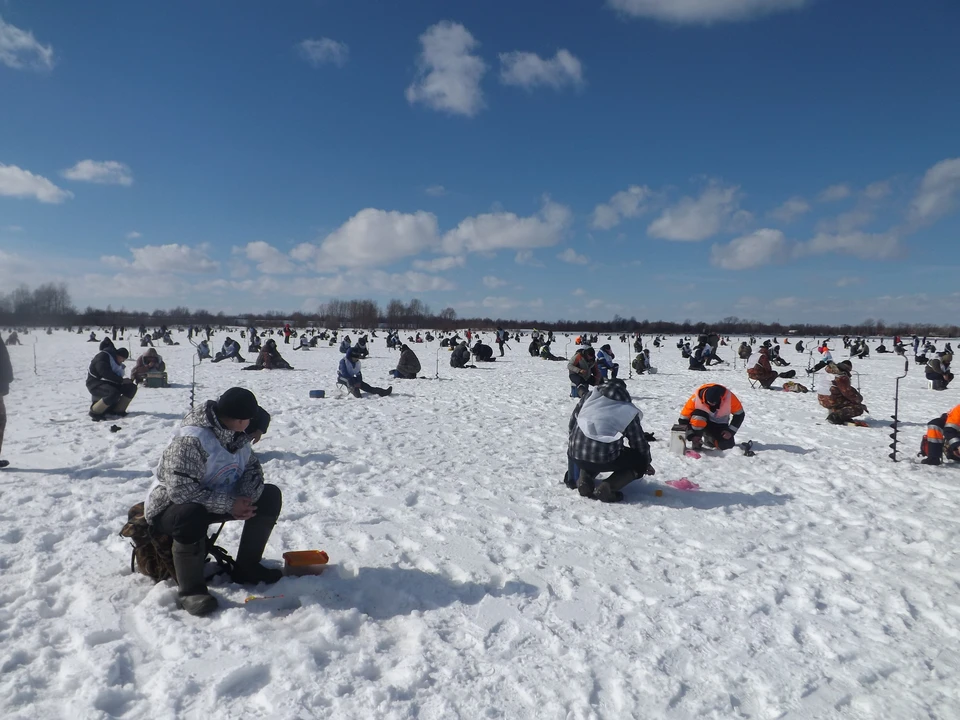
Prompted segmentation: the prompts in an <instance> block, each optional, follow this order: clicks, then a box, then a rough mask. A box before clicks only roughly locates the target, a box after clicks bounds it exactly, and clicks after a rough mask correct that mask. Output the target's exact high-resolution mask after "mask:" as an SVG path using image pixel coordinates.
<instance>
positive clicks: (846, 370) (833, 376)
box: [817, 360, 867, 425]
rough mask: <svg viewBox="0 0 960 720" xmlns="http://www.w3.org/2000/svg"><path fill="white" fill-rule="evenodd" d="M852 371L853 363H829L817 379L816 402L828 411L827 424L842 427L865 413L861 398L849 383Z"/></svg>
mask: <svg viewBox="0 0 960 720" xmlns="http://www.w3.org/2000/svg"><path fill="white" fill-rule="evenodd" d="M852 369H853V363H851V362H850V361H849V360H844V361H842V362H840V363H830V364H829V365H827V368H826V371H825V372H824V373H823V374H822V375H820V376H819V377H818V378H817V400H818V401H819V402H820V405H821V407H824V408H826V409H827V410H829V411H830V412H829V413H828V414H827V422H829V423H831V424H833V425H843V424H844V423H846V422H847V421H849V420H852V419H853V418H855V417H857V416H859V415H863V413H865V412H866V411H867V406H866V405H864V404H863V396H862V395H861V394H860V392H859V391H858V390H857V389H856V388H855V387H853V385H852V384H851V383H850V372H851V371H852Z"/></svg>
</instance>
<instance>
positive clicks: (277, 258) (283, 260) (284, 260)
mask: <svg viewBox="0 0 960 720" xmlns="http://www.w3.org/2000/svg"><path fill="white" fill-rule="evenodd" d="M233 250H234V252H235V253H238V254H241V255H243V256H244V257H246V259H247V260H250V261H252V262H254V263H256V264H257V270H258V271H259V272H261V273H263V274H264V275H288V274H290V273H292V272H294V271H295V270H296V269H297V268H296V265H294V263H293V262H292V261H291V260H290V257H289V256H288V255H286V254H284V253H282V252H280V251H279V250H277V248H275V247H274V246H273V245H271V244H270V243H267V242H264V241H263V240H257V241H255V242H251V243H247V244H246V245H245V246H243V247H242V248H234V249H233Z"/></svg>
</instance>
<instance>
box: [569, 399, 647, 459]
mask: <svg viewBox="0 0 960 720" xmlns="http://www.w3.org/2000/svg"><path fill="white" fill-rule="evenodd" d="M595 392H600V393H601V394H602V395H604V396H605V397H608V398H610V399H611V400H616V401H618V402H625V403H629V402H631V399H630V393H628V392H627V390H626V388H625V387H624V386H623V385H622V384H621V383H619V382H614V383H604V384H603V385H601V386H600V387H599V388H597V389H596V390H595ZM587 397H589V394H588V395H585V396H584V397H582V398H580V402H579V403H577V407H576V408H574V410H573V415H571V416H570V424H569V425H568V427H567V434H568V442H567V454H568V455H569V456H570V457H572V458H573V459H574V460H582V461H584V462H589V463H594V464H596V465H606V464H608V463H612V462H613V461H614V460H616V459H617V458H618V457H619V456H620V451H621V450H622V449H623V441H624V439H626V441H627V442H628V443H629V445H630V447H631V448H633V449H634V450H637V451H639V452H641V453H643V454H645V455H646V456H647V463H648V464H649V463H650V462H651V458H650V445H649V444H648V443H647V439H646V438H645V437H644V435H643V427H642V426H641V425H640V415H637V417H635V418H634V419H633V421H632V422H631V423H630V424H629V425H627V427H626V428H625V429H624V431H623V437H622V438H620V439H619V440H616V441H614V442H609V443H607V442H600V441H598V440H593V439H591V438H588V437H587V436H586V435H584V434H583V431H582V430H581V429H580V427H579V426H578V425H577V417H578V416H579V415H580V410H581V408H583V403H584V401H585V400H586V399H587Z"/></svg>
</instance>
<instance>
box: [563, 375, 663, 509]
mask: <svg viewBox="0 0 960 720" xmlns="http://www.w3.org/2000/svg"><path fill="white" fill-rule="evenodd" d="M641 419H643V413H641V412H640V409H639V408H638V407H637V406H636V405H634V404H633V401H632V400H631V398H630V393H629V392H628V391H627V386H626V383H624V382H623V380H613V379H611V380H609V381H608V382H605V383H603V384H602V385H600V386H599V387H596V388H593V389H591V390H590V391H589V392H588V393H587V394H586V395H585V396H584V397H583V398H581V399H580V402H579V403H577V407H576V408H574V410H573V415H571V416H570V424H569V426H568V429H567V430H568V441H567V458H568V460H569V463H568V465H569V466H570V467H571V470H572V469H573V465H574V464H575V465H576V466H577V467H578V468H579V469H580V477H579V479H578V480H577V485H576V487H577V490H578V491H579V493H580V494H581V495H582V496H584V497H594V498H596V499H598V500H600V501H602V502H618V501H620V500H622V499H623V493H622V492H621V490H623V488H625V487H626V486H627V485H629V484H630V483H631V482H633V481H634V480H636V479H637V478H638V477H642V476H643V475H645V474H646V475H653V474H654V469H653V467H652V466H651V464H650V463H651V459H650V446H649V444H648V443H647V440H646V437H645V436H644V434H643V427H642V426H641V425H640V420H641ZM624 440H626V441H627V442H628V443H629V445H628V446H625V445H624V443H623V441H624ZM602 472H612V473H613V474H612V475H611V476H610V477H608V478H607V479H606V480H604V481H603V482H601V483H600V484H599V485H598V486H597V487H596V488H594V480H595V478H596V476H597V475H598V474H599V473H602ZM572 482H573V481H572V473H570V474H568V478H567V484H568V485H570V486H571V487H572Z"/></svg>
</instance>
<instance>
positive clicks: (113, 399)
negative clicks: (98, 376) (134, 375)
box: [87, 381, 137, 407]
mask: <svg viewBox="0 0 960 720" xmlns="http://www.w3.org/2000/svg"><path fill="white" fill-rule="evenodd" d="M87 390H88V391H89V392H90V397H91V398H92V399H93V403H96V402H97V400H103V402H104V403H105V404H107V405H109V406H111V407H113V406H114V405H116V404H117V401H119V400H120V398H121V396H122V397H128V398H133V396H134V395H136V394H137V386H136V385H135V384H134V383H132V382H124V383H121V384H120V385H114V384H113V383H109V382H105V381H100V382H91V383H89V384H88V385H87ZM91 404H92V403H91Z"/></svg>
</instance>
